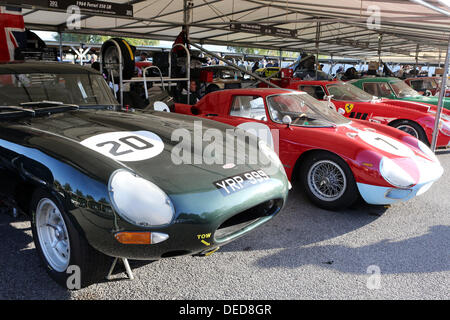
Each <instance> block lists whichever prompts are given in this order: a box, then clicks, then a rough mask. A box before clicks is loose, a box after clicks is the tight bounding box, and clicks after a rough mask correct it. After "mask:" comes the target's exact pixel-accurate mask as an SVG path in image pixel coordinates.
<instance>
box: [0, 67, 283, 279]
mask: <svg viewBox="0 0 450 320" xmlns="http://www.w3.org/2000/svg"><path fill="white" fill-rule="evenodd" d="M0 81H1V82H0V179H1V183H0V195H1V196H2V198H8V199H9V201H10V202H12V203H14V204H15V206H16V207H17V208H19V209H21V210H22V211H23V212H25V213H29V214H30V216H31V221H32V231H33V238H34V242H35V245H36V248H37V251H38V253H39V255H40V256H41V258H42V261H43V262H44V264H45V266H46V269H47V270H48V272H49V274H50V275H51V276H52V277H53V278H54V279H55V280H56V281H57V282H59V283H60V284H63V285H65V282H66V279H67V277H68V274H67V273H66V271H67V269H68V268H69V266H72V265H76V266H78V267H79V268H80V270H81V273H82V274H81V286H86V285H89V284H90V283H93V282H95V281H98V280H99V279H100V278H101V277H104V276H105V275H106V273H107V270H108V267H109V266H110V264H111V260H112V259H111V257H121V258H132V259H143V260H149V259H150V260H155V259H160V258H166V257H174V256H180V255H193V254H198V253H200V254H201V253H209V252H212V251H213V250H215V249H216V248H217V247H218V246H222V245H224V244H226V243H227V242H229V241H231V240H233V239H236V238H237V237H239V236H242V235H244V234H246V233H247V232H249V231H251V230H253V229H255V228H256V227H258V226H260V225H261V224H263V223H265V222H267V221H268V220H270V219H271V218H272V217H274V216H275V215H276V214H277V213H278V212H280V210H281V208H282V207H283V205H284V203H285V201H286V198H287V193H288V188H289V183H288V180H287V177H286V174H285V172H284V169H283V168H282V166H281V164H280V163H279V160H278V158H277V156H276V154H275V153H274V152H273V151H272V150H271V149H270V148H268V147H265V146H264V145H263V144H262V143H259V144H257V145H256V146H253V145H251V144H248V145H246V147H247V149H249V150H253V151H256V150H254V149H258V151H259V154H260V155H261V157H260V158H258V159H259V160H258V161H256V162H255V163H249V162H248V163H247V162H238V161H236V157H237V156H236V155H233V156H232V157H231V158H230V159H228V161H227V163H223V164H218V163H211V164H207V163H206V162H208V161H209V160H210V159H209V158H208V156H207V155H203V157H204V160H205V161H204V162H200V163H198V162H194V163H184V162H180V163H178V164H175V163H174V161H175V160H177V156H178V154H175V155H174V153H173V152H172V151H173V150H174V149H175V148H176V146H177V141H173V140H172V133H173V132H174V131H175V130H177V129H180V128H181V129H182V130H183V132H186V133H188V134H190V133H192V132H193V131H194V129H195V127H194V126H195V123H194V120H196V119H197V118H194V117H189V116H184V115H178V114H172V113H163V112H156V111H151V112H148V113H139V114H138V113H135V112H119V111H114V110H113V109H116V108H117V107H118V106H117V101H116V100H115V99H114V96H113V94H112V92H111V90H110V88H109V87H108V86H107V84H106V82H105V81H104V79H103V77H102V76H101V75H100V74H99V73H97V72H96V71H94V70H93V69H90V68H83V67H79V66H71V65H61V64H42V63H15V64H3V65H0ZM57 101H59V102H57ZM197 120H198V119H197ZM202 128H203V129H202V131H201V132H205V131H207V130H212V129H214V130H216V131H218V132H228V133H230V132H231V133H232V134H234V133H238V132H241V131H242V130H239V129H237V128H234V127H231V126H228V125H224V124H220V123H217V122H215V121H209V120H205V121H202ZM228 138H230V135H228ZM231 140H232V142H234V141H235V140H237V137H235V136H233V135H231ZM233 145H234V144H233ZM191 146H192V145H191V144H190V143H188V147H189V149H190V148H191ZM200 147H202V144H201V143H200ZM267 167H268V168H269V169H270V170H268V169H267ZM274 169H275V170H274Z"/></svg>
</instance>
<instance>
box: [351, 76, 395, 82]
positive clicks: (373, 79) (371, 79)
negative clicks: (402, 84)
mask: <svg viewBox="0 0 450 320" xmlns="http://www.w3.org/2000/svg"><path fill="white" fill-rule="evenodd" d="M391 81H401V79H399V78H395V77H367V78H361V79H354V80H350V81H349V82H351V83H356V82H391Z"/></svg>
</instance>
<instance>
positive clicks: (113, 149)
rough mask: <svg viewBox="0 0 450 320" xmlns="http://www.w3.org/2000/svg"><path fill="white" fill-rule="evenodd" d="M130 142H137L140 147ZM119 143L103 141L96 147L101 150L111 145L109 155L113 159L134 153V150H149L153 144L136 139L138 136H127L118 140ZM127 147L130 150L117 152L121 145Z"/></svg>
mask: <svg viewBox="0 0 450 320" xmlns="http://www.w3.org/2000/svg"><path fill="white" fill-rule="evenodd" d="M130 140H135V141H138V142H139V143H140V144H141V145H136V144H135V143H133V142H131V141H130ZM119 141H120V142H121V143H119V142H117V141H105V142H101V143H98V144H97V147H99V148H101V147H104V146H106V145H108V144H110V145H112V147H111V149H110V150H109V153H110V154H111V155H113V156H115V157H118V156H121V155H124V154H127V153H131V152H134V151H136V150H145V149H150V148H153V144H152V143H150V142H148V141H145V140H144V139H142V138H140V137H138V136H128V137H123V138H120V139H119ZM122 143H123V144H126V145H128V146H129V147H131V148H132V149H127V150H122V151H119V148H120V147H121V146H122V145H123V144H122Z"/></svg>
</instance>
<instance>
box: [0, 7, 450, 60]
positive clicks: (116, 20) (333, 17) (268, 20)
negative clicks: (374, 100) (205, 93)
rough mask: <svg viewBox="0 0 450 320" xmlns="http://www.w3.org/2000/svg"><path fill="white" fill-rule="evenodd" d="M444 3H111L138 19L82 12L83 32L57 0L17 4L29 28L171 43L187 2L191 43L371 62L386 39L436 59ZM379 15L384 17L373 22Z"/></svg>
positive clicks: (387, 44) (393, 49) (444, 27)
mask: <svg viewBox="0 0 450 320" xmlns="http://www.w3.org/2000/svg"><path fill="white" fill-rule="evenodd" d="M445 1H446V0H439V1H437V0H434V1H433V0H427V1H420V0H417V1H416V0H412V1H407V0H391V1H384V0H367V1H366V0H340V1H335V0H321V1H320V2H317V1H311V0H309V1H308V0H270V1H269V0H192V1H183V0H134V1H127V0H113V1H104V2H105V3H113V4H122V5H128V6H130V7H131V6H132V10H133V15H132V16H127V15H125V14H123V13H114V14H112V13H110V12H102V13H99V12H88V11H85V10H83V9H82V11H81V15H82V18H81V29H79V30H77V29H70V28H69V27H68V26H67V24H66V21H67V20H68V19H69V18H70V13H67V12H66V8H65V7H64V8H61V9H55V8H49V7H48V3H51V2H55V1H50V2H49V1H28V2H33V5H30V4H28V5H27V4H23V3H27V1H21V4H20V5H19V6H21V7H22V8H24V10H23V13H24V19H25V23H26V25H27V26H28V27H29V28H32V29H37V30H47V31H57V32H77V33H89V34H103V35H115V36H125V37H135V38H148V39H156V40H174V39H175V37H176V36H177V35H178V33H179V32H180V31H181V26H182V25H183V24H184V21H185V11H184V8H185V4H186V3H189V2H190V3H192V4H191V10H190V11H189V12H190V19H189V20H188V23H189V26H190V39H191V41H195V42H197V43H200V44H218V45H230V46H241V47H254V48H265V49H273V50H286V51H301V50H303V51H309V52H314V53H315V52H317V49H318V50H319V51H320V53H321V54H330V55H331V54H332V55H335V56H347V57H355V58H357V57H364V58H370V57H376V56H378V50H379V48H380V47H379V43H380V42H381V54H382V55H383V56H389V55H395V56H399V55H402V56H409V57H414V56H415V55H416V53H417V52H421V54H420V58H423V59H426V58H427V57H428V58H429V57H434V58H436V57H437V55H438V52H439V50H440V49H443V48H444V47H446V46H447V43H448V40H449V36H450V19H449V16H450V7H448V6H446V5H445V4H444V2H445ZM0 2H6V3H9V4H10V3H13V2H15V1H8V0H4V1H1V0H0ZM17 2H18V1H17ZM41 2H42V4H43V5H42V6H39V5H37V4H38V3H41ZM60 2H63V1H60ZM65 2H73V3H75V2H76V1H67V0H66V1H65ZM418 2H421V3H422V4H419V3H418ZM44 4H45V5H44ZM423 4H426V5H431V6H433V7H427V6H424V5H423ZM378 10H379V12H380V19H381V20H380V21H379V22H380V25H375V24H374V22H377V12H378ZM128 14H129V13H128ZM69 20H70V19H69ZM368 22H369V23H368ZM379 40H380V42H379ZM443 52H444V53H445V50H443Z"/></svg>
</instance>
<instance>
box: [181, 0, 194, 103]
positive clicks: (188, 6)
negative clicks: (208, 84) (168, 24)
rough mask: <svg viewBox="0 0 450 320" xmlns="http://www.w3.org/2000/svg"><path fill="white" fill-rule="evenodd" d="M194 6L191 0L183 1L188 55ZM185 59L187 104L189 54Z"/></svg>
mask: <svg viewBox="0 0 450 320" xmlns="http://www.w3.org/2000/svg"><path fill="white" fill-rule="evenodd" d="M193 6H194V4H193V2H192V0H184V2H183V13H184V15H183V24H184V30H185V32H186V41H187V48H186V49H187V51H188V53H189V25H190V23H191V17H192V12H191V11H192V7H193ZM186 59H189V60H188V63H187V65H188V69H187V70H186V77H187V79H188V80H187V88H186V91H187V102H186V103H187V104H189V103H190V94H191V69H190V68H191V64H190V62H191V61H190V56H189V54H188V55H187V56H186Z"/></svg>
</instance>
